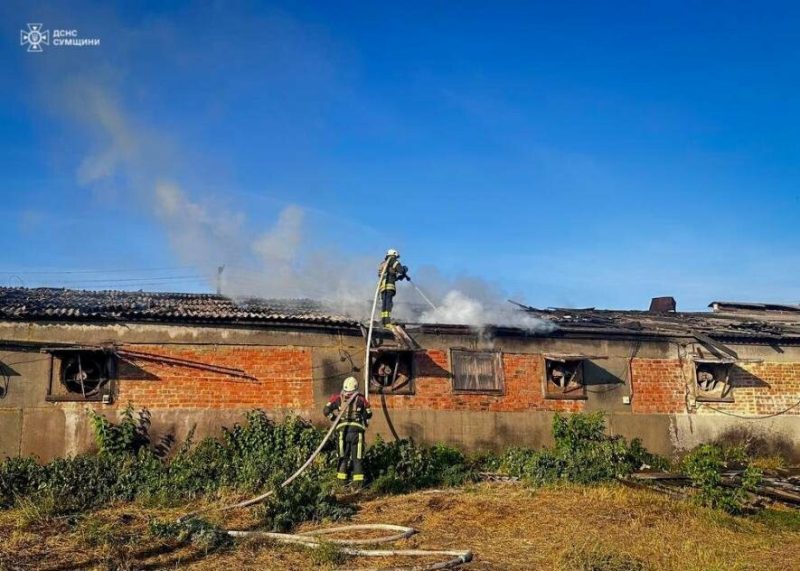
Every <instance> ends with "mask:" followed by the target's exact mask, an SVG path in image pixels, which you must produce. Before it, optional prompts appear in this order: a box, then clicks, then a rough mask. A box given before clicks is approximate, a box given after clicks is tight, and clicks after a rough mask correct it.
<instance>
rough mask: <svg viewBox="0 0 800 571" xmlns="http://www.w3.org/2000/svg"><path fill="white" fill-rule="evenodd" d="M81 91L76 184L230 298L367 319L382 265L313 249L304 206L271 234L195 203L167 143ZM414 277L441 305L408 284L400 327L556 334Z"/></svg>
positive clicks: (490, 303)
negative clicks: (111, 203) (148, 231)
mask: <svg viewBox="0 0 800 571" xmlns="http://www.w3.org/2000/svg"><path fill="white" fill-rule="evenodd" d="M75 85H77V87H75ZM75 85H74V86H73V87H74V89H75V91H74V93H73V95H74V98H75V99H74V101H76V102H78V103H77V105H76V106H73V107H72V108H71V111H72V116H73V118H75V119H78V122H79V124H80V125H81V126H82V127H83V128H84V129H85V130H86V132H87V133H88V134H89V135H90V141H91V143H92V144H93V146H94V148H95V149H96V151H95V152H90V153H89V154H88V155H87V156H86V157H85V159H84V160H83V161H82V163H81V165H80V167H79V169H78V181H79V183H80V184H82V185H85V186H87V187H89V188H92V189H93V190H95V191H96V192H99V193H106V194H109V195H110V194H113V193H114V192H117V193H119V192H120V190H121V191H123V192H124V193H125V195H126V197H129V196H134V197H136V198H137V199H138V202H139V203H140V204H141V205H142V206H143V207H144V208H145V210H146V211H148V212H149V213H150V214H151V215H152V216H153V217H154V218H155V219H157V220H159V221H160V223H161V225H162V227H163V228H164V229H165V232H166V234H167V237H168V240H169V242H170V246H171V248H172V250H173V251H174V252H175V253H176V254H177V256H178V257H179V259H180V260H181V261H182V262H183V263H185V264H187V265H191V266H193V267H195V268H197V269H198V270H199V271H200V272H201V273H202V274H204V275H205V276H207V279H208V284H209V286H210V287H213V284H214V283H215V280H216V277H217V268H218V266H220V265H225V266H226V268H225V273H224V282H223V292H224V293H226V294H228V295H231V296H233V297H241V298H246V297H261V298H312V299H316V300H319V301H322V302H323V303H324V304H325V305H327V306H328V307H329V308H330V309H333V310H335V311H338V312H341V313H343V314H347V315H351V316H353V317H357V318H362V319H363V318H365V317H367V316H368V315H367V314H368V311H369V308H370V306H371V300H372V297H373V294H374V289H375V286H376V283H375V281H376V278H377V276H376V272H375V269H376V266H377V262H378V261H379V260H376V259H374V258H371V257H368V256H358V255H353V254H352V253H344V252H342V251H339V250H336V249H335V248H332V247H327V248H323V247H319V246H318V245H312V244H311V243H310V237H309V232H308V229H307V224H306V218H307V211H306V210H305V209H303V208H301V207H300V206H297V205H288V206H286V207H284V208H283V209H282V210H281V211H280V212H279V213H278V215H277V218H276V219H275V220H274V222H273V223H272V224H271V225H270V226H269V227H268V228H266V229H265V230H262V231H260V232H259V231H257V230H256V231H253V230H248V228H250V227H251V225H249V224H248V222H252V221H248V219H247V217H246V216H245V215H244V213H242V212H238V211H235V210H232V209H230V208H226V207H225V206H224V205H222V204H221V202H220V201H219V200H218V199H215V197H213V196H210V197H206V198H205V199H201V198H198V197H197V196H194V193H191V192H189V191H187V190H186V189H185V188H184V186H183V185H181V184H180V183H179V182H178V180H179V178H180V177H178V176H177V175H175V172H174V171H175V170H177V169H176V168H175V164H174V163H175V162H180V155H179V154H178V153H173V152H172V151H171V149H172V145H171V141H170V140H169V138H168V137H166V136H165V135H163V134H162V133H160V132H159V131H158V130H156V129H152V128H149V127H147V126H146V125H142V124H141V123H140V122H137V121H135V120H134V118H133V116H132V115H131V114H130V113H129V112H127V111H126V110H125V109H124V108H123V106H122V105H121V104H120V102H119V100H118V99H117V98H115V97H113V96H112V95H111V93H110V92H109V91H108V90H104V89H101V88H99V87H97V86H96V85H95V86H92V87H86V85H91V83H85V82H84V83H82V84H75ZM165 157H168V159H167V160H165ZM110 189H111V190H110ZM254 226H258V225H254ZM412 269H413V268H412ZM414 273H415V274H416V275H419V276H421V281H422V283H424V284H425V286H426V288H430V290H431V292H432V293H431V296H432V297H433V299H434V301H435V303H437V304H438V306H437V308H436V309H435V310H431V309H425V307H420V306H419V305H414V304H409V303H407V301H404V300H403V298H405V300H408V299H413V297H414V295H415V294H414V292H413V291H412V289H411V288H409V287H407V286H401V288H400V291H399V294H398V304H397V307H396V311H395V316H396V317H397V318H398V319H401V320H407V321H416V322H422V323H448V324H459V325H467V326H472V327H476V328H483V327H486V326H489V325H504V326H512V327H520V328H523V329H526V330H529V331H535V332H546V331H549V330H551V329H552V328H553V326H552V324H550V323H548V322H545V321H542V320H539V319H536V318H533V317H531V316H528V315H525V314H524V313H523V312H521V311H516V310H514V309H512V308H511V307H509V308H507V309H506V308H502V307H500V306H501V304H502V303H504V302H503V301H502V300H503V295H502V293H503V292H502V290H501V289H500V288H498V287H497V286H495V285H492V284H490V283H488V282H486V281H484V280H480V279H476V278H457V279H452V278H449V277H447V276H445V275H443V274H442V273H441V272H438V271H437V270H435V269H431V268H421V269H420V272H419V273H416V272H414Z"/></svg>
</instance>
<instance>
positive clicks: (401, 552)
mask: <svg viewBox="0 0 800 571" xmlns="http://www.w3.org/2000/svg"><path fill="white" fill-rule="evenodd" d="M385 272H386V268H384V269H383V270H382V271H381V275H380V278H379V280H378V288H376V290H375V298H374V300H373V303H372V313H371V314H370V323H369V332H368V334H367V351H366V353H367V356H366V367H365V368H364V383H365V385H364V386H365V390H366V387H367V386H368V383H369V349H370V345H371V342H372V329H373V325H374V317H375V309H376V306H377V302H378V289H379V288H380V282H381V280H382V279H383V276H384V274H385ZM357 396H358V392H357V391H356V392H355V393H354V394H353V395H352V396H350V398H348V399H347V401H345V402H344V403H343V404H342V406H341V408H340V410H339V414H338V415H337V416H336V418H335V419H334V421H333V423H332V424H331V427H330V428H329V429H328V432H327V433H326V434H325V436H324V438H323V439H322V441H321V442H320V443H319V446H317V448H316V450H314V452H313V453H312V454H311V456H309V457H308V459H307V460H306V461H305V462H304V463H303V465H302V466H300V468H298V469H297V470H296V471H295V472H294V473H293V474H292V475H291V476H289V477H288V478H286V480H284V481H283V482H282V483H281V485H280V486H279V487H280V488H285V487H286V486H288V485H289V484H291V483H292V482H294V481H295V480H296V479H297V478H298V477H299V476H300V474H302V473H303V472H305V471H306V469H308V467H309V466H310V465H311V463H312V462H313V461H314V459H315V458H316V457H317V456H319V454H320V452H322V449H323V448H324V446H325V443H326V442H328V440H329V439H330V437H331V435H332V434H333V432H334V430H336V427H337V426H338V425H339V422H341V420H342V416H344V413H345V412H346V411H347V409H348V407H349V406H350V403H351V402H353V400H354V399H355V398H356V397H357ZM274 493H275V490H269V491H268V492H265V493H263V494H260V495H258V496H255V497H253V498H250V499H247V500H243V501H241V502H237V503H235V504H230V505H227V506H223V507H220V508H207V509H202V510H196V511H193V512H190V513H188V514H185V515H183V516H181V517H180V518H178V523H182V522H184V521H186V520H187V519H189V518H191V517H195V516H197V515H200V514H203V513H208V512H212V511H213V512H225V511H230V510H234V509H238V508H245V507H248V506H252V505H255V504H259V503H261V502H263V501H264V500H266V499H267V498H269V497H270V496H271V495H273V494H274ZM366 530H370V531H371V530H383V531H393V532H395V533H393V534H391V535H386V536H383V537H377V538H366V539H328V540H323V539H321V536H324V535H329V534H333V533H341V532H347V531H366ZM227 533H228V535H230V536H231V537H244V538H248V537H250V538H264V539H271V540H273V541H278V542H281V543H293V544H298V545H304V546H306V547H310V548H318V547H320V546H322V545H325V544H326V543H333V544H336V545H341V546H342V547H340V551H341V552H342V553H344V554H346V555H352V556H358V557H437V556H445V557H449V559H448V560H446V561H442V562H440V563H431V564H428V565H422V566H419V565H416V566H413V567H392V568H390V569H383V571H434V570H436V569H452V568H454V567H458V566H460V565H464V564H466V563H469V562H470V561H472V552H471V551H469V550H460V551H450V550H430V549H358V548H354V547H352V546H355V545H380V544H384V543H392V542H394V541H398V540H401V539H408V538H409V537H411V536H412V535H414V534H416V533H417V530H416V529H414V528H413V527H406V526H401V525H392V524H381V523H374V524H355V525H344V526H338V527H332V528H327V529H321V530H314V531H307V532H304V533H275V532H268V531H239V530H227ZM360 571H369V570H363V569H362V570H360ZM373 571H374V570H373Z"/></svg>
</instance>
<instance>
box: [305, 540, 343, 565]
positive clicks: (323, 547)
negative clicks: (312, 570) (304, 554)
mask: <svg viewBox="0 0 800 571" xmlns="http://www.w3.org/2000/svg"><path fill="white" fill-rule="evenodd" d="M310 550H311V553H310V557H311V561H313V562H314V565H331V566H339V565H344V564H345V563H347V562H348V561H349V560H350V556H349V555H348V554H347V553H345V552H344V551H342V548H341V547H339V545H337V544H336V543H332V542H330V541H323V542H321V543H320V545H319V546H318V547H312V548H310Z"/></svg>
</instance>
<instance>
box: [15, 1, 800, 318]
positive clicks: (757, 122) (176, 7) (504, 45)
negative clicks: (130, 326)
mask: <svg viewBox="0 0 800 571" xmlns="http://www.w3.org/2000/svg"><path fill="white" fill-rule="evenodd" d="M131 4H132V3H119V4H118V5H116V6H114V5H113V4H110V3H102V4H101V3H96V4H95V3H82V2H73V3H70V7H69V8H68V9H67V8H65V7H64V3H60V2H56V3H51V4H47V3H37V2H17V3H14V2H12V3H10V4H5V5H4V6H3V8H0V13H2V16H3V17H2V22H3V24H2V38H0V60H2V64H0V66H1V67H0V70H2V74H1V75H0V172H2V177H0V189H2V190H0V192H2V196H3V211H4V213H5V217H4V218H5V223H4V224H3V225H2V226H0V243H2V244H3V246H4V247H3V251H4V255H3V257H2V260H1V261H0V281H1V282H2V283H5V284H11V285H14V284H19V283H24V284H26V285H42V284H51V285H62V284H63V285H66V286H69V287H120V288H139V287H142V288H144V289H174V290H189V291H203V290H207V289H209V288H211V287H213V283H212V282H213V278H210V276H213V268H216V266H217V265H219V264H222V263H225V264H226V265H227V266H228V267H229V268H237V267H239V266H241V267H246V268H249V269H253V268H254V267H255V266H258V270H257V273H250V274H247V276H249V277H246V278H242V279H243V283H245V282H247V280H250V281H251V282H255V281H258V280H260V279H261V278H260V277H259V276H263V275H267V276H270V278H269V279H272V276H274V275H275V274H282V273H283V272H284V270H286V268H287V267H288V268H290V271H291V272H293V274H292V275H294V276H295V277H297V275H299V276H301V277H304V276H308V277H304V278H303V281H304V282H309V281H325V280H326V277H325V276H328V277H329V278H330V279H331V282H332V283H333V282H336V278H335V277H334V276H333V275H332V274H333V273H338V272H339V271H340V270H339V269H338V268H337V260H342V263H341V272H343V273H344V272H347V273H350V274H352V276H353V279H354V280H367V281H369V280H373V279H374V276H373V275H372V274H373V273H374V268H373V266H374V265H375V264H376V263H377V261H379V258H380V257H381V254H382V251H383V250H384V249H385V248H387V247H395V248H399V249H400V250H401V251H402V252H403V258H404V260H405V261H406V263H407V264H409V265H410V266H411V268H412V276H414V275H417V276H419V278H418V282H419V285H420V286H421V287H423V288H424V287H426V286H427V287H428V288H429V289H432V290H434V291H438V290H439V289H441V288H439V287H438V286H437V285H436V284H434V283H433V281H435V280H439V281H445V282H446V281H447V280H449V279H450V278H457V277H464V276H471V277H474V278H479V279H483V280H485V281H486V282H488V283H489V284H490V287H491V288H494V290H495V292H496V293H495V297H496V298H497V299H502V298H504V297H507V296H511V297H514V298H515V299H519V300H521V301H524V302H526V303H529V304H531V305H535V306H539V307H546V306H571V307H586V306H597V307H617V308H646V306H647V304H648V302H649V299H650V297H652V296H657V295H673V296H675V297H676V298H677V300H678V307H679V309H687V310H689V309H692V310H699V309H703V308H704V307H705V306H706V304H707V303H708V302H709V301H711V300H712V299H738V300H758V301H783V302H798V301H800V299H799V298H800V294H799V293H798V291H800V273H799V272H798V267H799V264H798V262H800V255H799V254H798V246H800V232H798V228H797V225H798V214H800V144H798V143H799V142H800V114H798V106H799V105H800V103H798V102H800V65H798V64H799V63H800V6H798V5H797V4H796V3H785V4H778V3H775V4H773V3H768V2H762V3H750V4H749V5H748V6H736V5H734V4H733V3H730V2H726V3H723V2H719V3H714V2H708V3H702V5H698V4H697V3H688V2H686V3H682V2H636V3H633V2H631V3H615V5H614V6H613V7H612V6H611V5H610V4H609V3H605V2H588V3H587V2H584V3H570V2H558V3H556V2H551V3H537V2H524V3H486V2H474V3H473V2H463V3H453V2H441V3H438V2H437V3H431V2H425V3H414V2H402V3H399V2H397V3H383V2H368V3H365V2H353V3H350V2H317V3H300V2H287V3H271V4H269V5H267V4H264V3H247V2H217V3H214V2H203V3H200V2H197V3H193V2H180V3H163V2H141V3H136V5H135V6H132V5H131ZM29 22H42V23H43V24H44V27H45V28H46V29H77V30H78V31H79V32H80V34H81V35H82V36H84V37H99V38H101V46H99V47H97V48H66V47H61V48H56V47H55V46H48V47H47V48H46V49H45V51H44V52H43V53H39V54H31V53H27V52H26V51H25V49H24V48H22V47H21V46H20V45H19V30H20V29H21V28H24V27H25V24H26V23H29ZM109 149H110V150H109ZM87 173H88V174H87ZM165 185H166V186H165ZM165 188H167V189H175V192H174V193H170V192H171V191H170V192H167V194H165V192H166V191H165V192H162V191H164V189H165ZM165 201H167V202H165ZM287 207H288V208H289V209H295V208H296V210H291V211H290V212H289V213H288V214H287V211H286V209H287ZM292 212H300V213H302V216H301V218H302V223H301V222H298V221H294V222H293V218H292V216H291V213H292ZM192 213H193V214H192ZM281 213H284V214H283V216H284V218H283V222H280V220H281V216H282V214H281ZM298 216H300V215H299V214H298ZM258 244H262V245H263V247H259V246H258ZM264 244H266V245H264ZM284 244H285V245H286V252H284V250H282V249H281V248H279V246H282V245H284ZM276 248H277V249H278V250H280V251H276ZM254 252H255V253H254ZM265 252H266V253H265ZM320 260H322V261H320ZM367 262H368V263H367ZM316 264H321V266H322V267H324V268H325V271H324V272H322V273H321V275H320V274H319V273H313V272H312V273H310V274H306V273H305V270H306V269H308V267H309V266H313V265H316ZM365 268H368V269H369V272H367V271H366V269H365ZM423 268H426V269H423ZM430 268H436V271H433V270H431V269H430ZM254 271H255V270H254ZM45 272H49V273H45ZM66 272H71V273H66ZM295 274H296V275H295ZM426 279H428V282H429V283H427V284H426V283H425V280H426ZM209 280H211V281H209ZM267 281H269V280H267ZM269 283H272V282H269ZM282 283H283V285H284V286H287V284H294V283H295V282H294V281H291V280H288V281H284V282H282ZM448 283H450V282H448ZM287 287H288V286H287ZM332 287H333V286H332ZM445 289H446V288H445ZM259 293H262V291H261V290H259ZM263 293H266V294H270V293H272V291H271V290H270V289H269V287H268V288H266V290H264V291H263ZM277 293H279V294H285V293H286V291H285V289H284V290H279V291H277ZM302 293H305V292H302ZM312 293H313V292H312ZM403 293H404V294H405V295H407V296H412V295H413V292H411V291H410V290H406V292H403Z"/></svg>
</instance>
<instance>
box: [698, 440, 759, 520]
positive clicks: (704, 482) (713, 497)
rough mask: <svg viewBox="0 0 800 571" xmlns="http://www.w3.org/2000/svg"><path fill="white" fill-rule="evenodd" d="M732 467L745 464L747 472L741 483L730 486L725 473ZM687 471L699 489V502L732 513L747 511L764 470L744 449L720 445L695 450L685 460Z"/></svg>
mask: <svg viewBox="0 0 800 571" xmlns="http://www.w3.org/2000/svg"><path fill="white" fill-rule="evenodd" d="M731 466H743V467H744V468H745V469H744V473H743V474H742V478H741V480H740V481H739V482H738V483H737V484H733V483H730V484H728V485H726V483H725V482H724V479H723V475H722V472H723V471H724V470H726V469H728V468H730V467H731ZM683 470H684V471H685V473H686V475H687V476H688V477H689V478H690V479H691V481H692V484H693V485H694V486H695V487H696V488H697V489H698V491H697V494H696V495H695V500H696V501H697V502H698V503H699V504H701V505H704V506H707V507H711V508H715V509H721V510H724V511H726V512H728V513H730V514H740V513H742V512H743V511H744V510H745V500H746V499H747V493H748V492H749V491H752V490H754V489H755V488H756V486H758V484H759V483H760V481H761V472H760V471H759V470H758V469H756V468H754V467H753V466H750V465H749V462H748V459H747V456H746V455H745V453H744V449H743V448H728V449H723V448H722V447H721V446H719V445H716V444H701V445H700V446H698V447H697V448H695V449H694V450H692V451H691V452H690V453H689V454H687V456H686V457H685V458H684V460H683Z"/></svg>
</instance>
